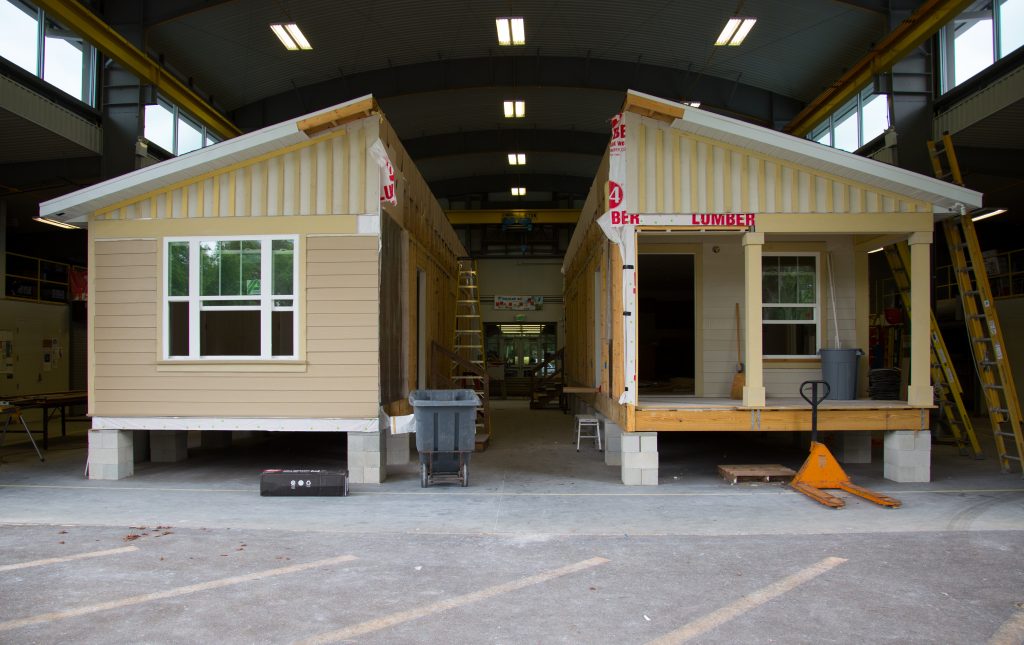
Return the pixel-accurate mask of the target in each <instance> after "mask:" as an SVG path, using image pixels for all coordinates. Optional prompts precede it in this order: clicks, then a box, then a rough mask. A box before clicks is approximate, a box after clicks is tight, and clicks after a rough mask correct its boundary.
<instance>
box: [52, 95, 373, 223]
mask: <svg viewBox="0 0 1024 645" xmlns="http://www.w3.org/2000/svg"><path fill="white" fill-rule="evenodd" d="M366 98H368V97H365V96H364V97H360V98H358V99H353V100H352V101H346V102H345V103H341V104H339V105H332V106H331V107H328V108H325V109H323V110H319V111H317V112H314V113H312V114H304V115H302V116H300V117H297V118H295V119H291V120H290V121H285V122H283V123H278V124H275V125H271V126H268V127H266V128H263V129H260V130H256V131H254V132H249V133H247V134H243V135H241V136H238V137H235V138H233V139H228V140H227V141H222V142H220V143H217V144H215V145H212V146H209V147H207V148H201V149H199V150H196V151H194V152H190V153H188V154H185V155H182V156H180V157H174V158H172V159H168V160H166V161H162V162H160V163H157V164H153V165H152V166H147V167H145V168H140V169H139V170H135V171H133V172H130V173H127V174H124V175H121V176H119V177H114V178H113V179H108V180H107V181H103V182H100V183H98V184H93V185H92V186H88V187H86V188H82V189H81V190H76V191H75V192H72V193H68V194H67V195H62V196H60V197H57V198H55V199H51V200H49V201H45V202H43V203H41V204H40V205H39V214H40V216H41V217H43V218H53V219H57V220H60V221H62V222H68V223H79V222H87V221H88V218H89V216H90V215H91V214H92V213H95V212H96V211H97V210H100V209H102V208H106V207H108V206H111V205H113V204H116V203H118V202H121V201H124V200H126V199H131V198H133V197H140V196H142V195H145V194H146V193H149V192H152V191H154V190H157V189H159V188H160V187H161V186H170V185H172V184H175V183H177V182H180V181H185V180H187V179H188V178H190V177H195V176H196V175H200V174H203V173H207V172H212V171H216V170H219V169H221V168H226V167H227V166H230V165H231V164H234V163H238V162H241V161H245V160H246V159H251V158H253V157H256V156H259V155H261V154H264V153H266V152H271V151H274V150H278V149H280V148H283V147H286V146H289V145H292V144H296V143H301V142H303V141H307V140H308V139H309V137H308V136H307V135H306V133H305V132H303V131H302V130H300V129H299V127H298V123H299V121H302V120H305V119H309V118H311V117H314V116H317V115H319V114H322V113H325V112H329V111H332V110H337V109H339V108H342V107H344V106H346V105H348V104H350V103H356V102H359V101H363V100H366Z"/></svg>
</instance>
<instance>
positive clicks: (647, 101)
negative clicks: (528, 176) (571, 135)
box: [563, 92, 981, 484]
mask: <svg viewBox="0 0 1024 645" xmlns="http://www.w3.org/2000/svg"><path fill="white" fill-rule="evenodd" d="M612 130H613V132H612V139H611V143H610V145H609V149H608V151H607V152H606V155H605V157H604V160H603V161H602V164H601V166H600V169H599V171H598V176H597V178H596V179H595V180H594V183H593V186H592V188H591V191H590V194H589V197H588V198H587V201H586V203H585V206H584V208H583V213H582V215H581V217H580V223H579V225H578V226H577V228H576V231H575V234H574V236H573V238H572V241H571V243H570V247H569V251H568V253H567V254H566V258H565V262H564V264H563V273H564V275H565V285H566V286H565V302H566V305H565V307H566V339H567V346H566V368H565V369H566V373H567V375H568V378H569V381H570V392H573V393H574V394H576V395H577V398H578V399H579V406H580V407H581V408H583V409H586V410H589V411H593V412H595V413H596V414H598V415H600V416H601V418H602V419H603V421H604V427H605V430H606V433H607V438H606V440H607V441H608V443H609V445H610V448H611V450H609V451H608V453H607V454H608V456H607V457H606V459H607V460H608V462H609V463H615V461H616V460H620V459H621V466H622V477H623V482H624V483H627V484H656V483H657V472H658V468H657V434H656V433H658V432H686V431H716V430H720V431H741V432H747V431H792V430H809V429H810V425H809V424H810V415H809V414H808V412H807V410H808V406H807V404H806V403H804V402H803V400H802V399H800V398H799V386H800V384H801V383H802V382H803V381H806V380H815V379H820V378H821V366H820V361H821V359H820V358H819V356H818V350H819V348H866V347H867V345H868V326H869V325H868V316H869V283H868V253H869V252H870V251H873V250H875V249H877V248H879V247H881V246H883V245H884V244H891V243H893V242H896V241H900V240H906V241H909V243H910V250H911V287H912V289H911V291H912V293H911V300H912V309H913V310H915V311H924V310H926V309H928V308H929V307H930V281H931V270H930V266H929V263H930V260H929V258H930V246H931V242H932V231H933V228H934V223H935V221H937V220H938V219H941V218H944V217H951V216H955V215H960V214H962V213H964V212H966V211H968V210H970V209H972V208H975V207H977V206H980V205H981V195H980V194H979V193H977V192H975V191H971V190H968V189H965V188H962V187H959V186H956V185H953V184H949V183H945V182H942V181H938V180H936V179H933V178H930V177H925V176H922V175H919V174H916V173H913V172H909V171H906V170H903V169H900V168H896V167H893V166H890V165H886V164H883V163H880V162H877V161H873V160H871V159H866V158H863V157H859V156H856V155H852V154H849V153H846V152H843V151H840V150H836V149H833V148H829V147H827V146H823V145H819V144H817V143H815V142H812V141H808V140H805V139H799V138H795V137H792V136H789V135H786V134H783V133H780V132H776V131H773V130H770V129H767V128H763V127H759V126H756V125H752V124H749V123H745V122H741V121H737V120H735V119H731V118H728V117H724V116H720V115H717V114H713V113H710V112H707V111H704V110H700V109H697V108H693V107H690V106H688V105H683V104H679V103H674V102H671V101H666V100H662V99H658V98H655V97H651V96H647V95H644V94H640V93H636V92H629V93H628V95H627V98H626V101H625V105H624V107H623V110H622V113H621V114H619V115H618V116H617V117H616V118H615V119H613V122H612ZM645 312H646V316H645ZM928 321H929V318H928V316H914V317H912V319H911V336H912V340H911V358H910V370H909V387H908V388H907V395H906V397H905V400H900V401H870V400H867V399H865V398H864V396H865V392H866V387H865V385H866V372H867V370H866V369H865V368H866V358H862V359H861V360H860V363H861V365H860V367H861V369H860V379H859V380H860V382H859V384H858V387H857V394H858V398H857V400H849V401H835V400H829V401H827V402H826V403H825V404H823V408H822V411H821V412H820V416H819V428H820V429H822V430H844V431H850V432H847V433H844V435H843V440H844V441H845V442H848V443H849V444H850V446H851V447H854V446H859V449H853V448H851V451H850V452H858V451H859V452H860V453H862V454H863V452H864V450H863V447H864V445H865V442H867V443H866V445H867V446H868V449H867V454H868V458H870V435H869V434H868V432H867V431H886V432H887V435H886V468H885V474H886V477H889V478H890V479H894V480H896V481H921V480H924V481H927V478H928V477H929V470H928V457H929V450H930V449H929V448H928V447H927V445H928V443H929V442H927V441H921V440H920V439H919V437H918V436H917V435H914V436H913V437H912V438H910V439H909V443H908V439H907V436H905V435H904V434H901V432H903V431H910V432H914V431H921V430H923V431H927V429H928V427H929V426H928V413H929V409H930V408H931V407H932V404H933V393H932V386H931V383H930V373H929V372H930V364H929V360H930V358H929V329H928ZM737 334H739V336H740V337H741V342H739V343H738V341H737ZM737 344H739V345H740V347H739V348H737ZM738 362H742V363H743V364H744V374H743V376H744V378H745V386H744V387H743V389H742V399H730V398H729V396H730V386H731V384H732V382H733V379H734V377H735V375H736V373H737V364H738ZM620 433H622V434H621V444H619V441H620V439H619V434H620ZM620 445H621V448H618V446H620Z"/></svg>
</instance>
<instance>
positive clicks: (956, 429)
mask: <svg viewBox="0 0 1024 645" xmlns="http://www.w3.org/2000/svg"><path fill="white" fill-rule="evenodd" d="M885 259H886V260H888V261H889V269H890V270H891V271H892V277H893V280H894V281H895V283H896V290H897V292H899V294H900V299H901V300H902V302H903V310H904V311H905V312H906V313H907V315H908V316H910V315H912V314H911V311H910V248H909V246H908V245H907V243H906V242H900V243H898V244H893V245H890V246H887V247H885ZM928 315H929V316H931V343H930V344H931V365H932V383H934V384H935V402H936V404H937V405H938V406H939V414H940V415H941V416H942V419H943V420H944V421H945V422H946V425H948V426H949V429H950V430H951V431H952V432H953V439H954V440H955V441H956V445H957V448H959V450H960V454H962V455H966V454H968V452H970V453H971V454H972V455H973V456H974V458H975V459H981V458H982V457H984V455H983V453H982V450H981V446H980V445H979V444H978V437H977V435H976V434H975V433H974V424H972V423H971V418H970V416H968V414H967V409H966V408H965V407H964V402H963V398H962V397H961V393H962V392H963V389H961V387H960V379H959V378H957V375H956V370H954V369H953V364H952V363H951V362H950V358H949V350H947V349H946V342H945V341H944V340H943V338H942V332H941V331H939V325H938V323H937V322H936V321H935V313H934V312H932V311H929V312H928Z"/></svg>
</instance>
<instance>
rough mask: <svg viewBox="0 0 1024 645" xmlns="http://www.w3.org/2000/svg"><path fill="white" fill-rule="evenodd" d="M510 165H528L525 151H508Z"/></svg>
mask: <svg viewBox="0 0 1024 645" xmlns="http://www.w3.org/2000/svg"><path fill="white" fill-rule="evenodd" d="M508 165H510V166H525V165H526V153H524V152H510V153H508Z"/></svg>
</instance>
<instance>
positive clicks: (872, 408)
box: [635, 395, 929, 432]
mask: <svg viewBox="0 0 1024 645" xmlns="http://www.w3.org/2000/svg"><path fill="white" fill-rule="evenodd" d="M765 403H766V404H765V407H763V408H749V407H744V405H743V403H742V402H741V401H737V400H735V399H725V398H706V397H705V398H696V397H684V396H669V395H646V396H641V397H640V401H639V404H638V405H637V407H636V421H635V429H636V431H638V432H716V431H723V432H736V431H740V432H743V431H746V432H792V431H810V429H811V406H810V405H808V404H807V402H806V401H804V400H803V399H802V398H799V397H792V398H788V397H787V398H771V399H768V400H767V401H766V402H765ZM928 414H929V410H928V409H926V408H915V407H911V406H910V405H909V404H907V402H906V401H874V400H870V399H857V400H852V401H834V400H827V401H823V402H822V403H821V405H820V406H818V430H822V431H857V430H926V429H928Z"/></svg>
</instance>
